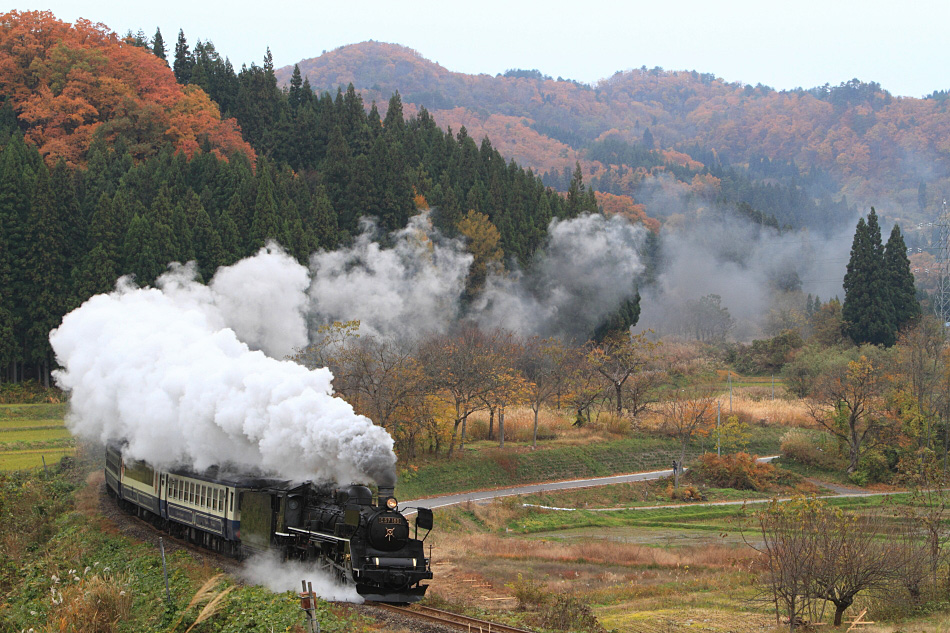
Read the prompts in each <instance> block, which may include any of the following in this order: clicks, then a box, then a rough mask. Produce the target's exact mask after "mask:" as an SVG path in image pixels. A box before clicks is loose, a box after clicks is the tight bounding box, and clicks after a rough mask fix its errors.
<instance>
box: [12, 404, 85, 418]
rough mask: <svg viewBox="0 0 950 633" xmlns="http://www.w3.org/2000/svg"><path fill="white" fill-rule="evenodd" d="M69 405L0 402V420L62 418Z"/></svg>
mask: <svg viewBox="0 0 950 633" xmlns="http://www.w3.org/2000/svg"><path fill="white" fill-rule="evenodd" d="M68 410H69V405H68V404H66V403H53V404H48V403H46V404H0V421H3V420H15V419H19V420H50V419H57V420H62V419H63V418H65V417H66V412H67V411H68Z"/></svg>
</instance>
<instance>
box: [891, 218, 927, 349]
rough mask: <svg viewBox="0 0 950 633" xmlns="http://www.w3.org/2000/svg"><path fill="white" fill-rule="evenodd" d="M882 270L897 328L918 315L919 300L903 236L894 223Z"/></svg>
mask: <svg viewBox="0 0 950 633" xmlns="http://www.w3.org/2000/svg"><path fill="white" fill-rule="evenodd" d="M884 271H885V273H884V274H885V279H886V280H887V284H888V286H890V295H891V303H892V304H893V307H894V326H895V328H896V329H898V330H899V329H900V328H902V327H903V326H904V325H905V324H906V323H908V322H910V321H912V320H914V319H916V318H918V317H919V316H920V302H919V301H917V296H916V294H917V293H916V289H915V287H914V275H913V273H911V272H910V260H909V259H907V246H906V244H905V243H904V236H903V235H901V229H900V227H899V226H898V225H896V224H895V225H894V228H893V229H891V235H890V237H889V238H888V239H887V244H886V246H885V247H884Z"/></svg>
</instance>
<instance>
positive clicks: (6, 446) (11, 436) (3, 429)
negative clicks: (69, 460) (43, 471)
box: [0, 404, 75, 470]
mask: <svg viewBox="0 0 950 633" xmlns="http://www.w3.org/2000/svg"><path fill="white" fill-rule="evenodd" d="M65 415H66V405H65V404H3V405H0V470H18V469H23V468H36V467H40V466H42V465H43V460H45V461H46V464H47V466H49V465H52V464H54V463H57V462H58V461H59V460H60V459H62V458H63V457H64V456H67V455H73V454H74V453H75V442H74V441H73V438H72V436H70V434H69V431H68V430H67V429H66V427H65V426H64V425H63V417H64V416H65Z"/></svg>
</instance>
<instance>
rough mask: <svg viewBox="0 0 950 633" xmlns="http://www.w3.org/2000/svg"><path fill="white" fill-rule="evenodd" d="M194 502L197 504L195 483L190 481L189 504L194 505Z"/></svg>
mask: <svg viewBox="0 0 950 633" xmlns="http://www.w3.org/2000/svg"><path fill="white" fill-rule="evenodd" d="M194 502H195V482H193V481H189V482H188V503H192V504H193V503H194Z"/></svg>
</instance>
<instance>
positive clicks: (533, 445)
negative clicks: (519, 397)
mask: <svg viewBox="0 0 950 633" xmlns="http://www.w3.org/2000/svg"><path fill="white" fill-rule="evenodd" d="M540 409H541V407H538V408H537V409H535V410H534V437H533V438H532V440H531V448H537V447H538V411H539V410H540Z"/></svg>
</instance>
